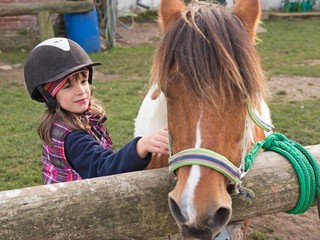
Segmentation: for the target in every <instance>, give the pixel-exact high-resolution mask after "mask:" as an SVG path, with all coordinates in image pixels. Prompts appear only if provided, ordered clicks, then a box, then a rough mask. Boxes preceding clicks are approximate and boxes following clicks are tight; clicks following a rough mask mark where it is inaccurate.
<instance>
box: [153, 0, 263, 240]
mask: <svg viewBox="0 0 320 240" xmlns="http://www.w3.org/2000/svg"><path fill="white" fill-rule="evenodd" d="M259 12H260V9H259V1H258V0H239V1H238V2H237V3H236V4H235V8H234V12H231V11H229V10H227V9H225V8H224V7H223V6H220V5H215V4H210V3H206V2H198V1H193V2H192V3H190V4H188V6H187V7H186V6H185V5H184V4H183V3H182V2H181V1H180V0H163V1H162V3H161V6H160V23H161V26H162V28H163V33H164V37H163V39H162V40H161V42H160V44H159V47H158V49H157V51H156V53H155V57H154V64H153V68H152V81H151V84H155V83H157V85H158V87H159V89H158V90H157V91H155V92H154V94H153V97H154V98H156V97H157V96H158V95H159V93H160V91H163V92H164V94H165V95H166V99H167V107H168V123H169V124H168V128H169V130H170V135H171V138H172V150H173V154H174V153H177V152H180V151H181V150H184V149H188V148H193V147H194V146H195V144H196V129H197V127H198V125H197V124H198V123H199V122H200V121H201V125H200V131H201V148H206V149H209V150H212V151H215V152H217V153H219V154H221V155H223V156H225V157H226V158H228V159H229V160H230V161H231V162H232V163H233V164H234V165H238V163H239V161H240V156H241V151H242V136H243V130H244V122H245V116H246V101H247V99H248V98H250V100H251V106H252V107H254V108H255V107H258V105H259V103H258V100H259V97H262V96H263V95H264V89H265V86H264V76H263V72H262V68H261V65H260V60H259V57H258V55H257V52H256V50H255V48H254V44H253V41H254V35H255V28H256V24H257V23H258V20H259V14H260V13H259ZM258 131H259V134H260V133H263V131H261V130H258ZM258 131H257V132H258ZM259 134H257V133H256V135H255V137H257V136H259V137H260V135H259ZM165 165H167V163H165ZM150 166H151V167H155V166H156V165H152V162H151V165H150ZM151 167H149V168H151ZM190 169H191V167H190V166H184V167H181V168H179V169H178V170H176V175H177V179H178V180H177V184H176V187H175V189H174V190H173V191H172V192H170V193H169V198H170V202H171V205H172V204H176V206H177V207H176V208H175V210H172V208H171V210H172V211H173V212H174V211H178V210H177V209H180V207H183V206H180V203H181V201H182V199H181V197H182V193H183V191H184V189H185V186H186V181H187V178H188V176H189V173H190ZM227 185H228V179H227V178H226V177H225V176H224V175H222V174H221V173H219V172H217V171H214V170H212V169H209V168H206V167H201V179H200V181H199V182H198V184H197V187H196V189H195V195H194V199H193V205H194V208H195V211H196V212H197V216H196V217H197V218H196V220H195V221H196V224H195V226H196V227H195V226H194V225H192V226H191V225H190V226H187V224H186V223H185V222H181V218H179V217H178V218H176V220H177V223H178V225H179V227H180V228H181V230H182V233H183V234H184V235H185V237H197V238H201V239H211V238H212V237H213V236H215V235H216V234H217V233H218V232H219V231H221V228H222V227H223V226H224V225H225V224H227V222H228V220H229V219H230V217H231V198H230V195H229V194H228V192H227ZM208 186H210V187H209V188H208ZM221 209H222V212H225V213H221ZM217 212H219V214H218V215H220V213H221V217H220V218H219V219H218V220H219V221H217V224H215V225H214V226H211V225H210V226H208V225H206V221H207V220H208V219H210V218H213V219H215V218H216V216H217ZM173 215H174V217H176V216H175V215H176V214H174V213H173ZM218 217H219V216H218ZM215 220H217V219H215Z"/></svg>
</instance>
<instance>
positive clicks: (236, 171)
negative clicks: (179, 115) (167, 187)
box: [168, 99, 273, 201]
mask: <svg viewBox="0 0 320 240" xmlns="http://www.w3.org/2000/svg"><path fill="white" fill-rule="evenodd" d="M247 110H248V114H249V116H250V118H251V119H252V121H253V122H254V123H255V124H256V125H257V126H258V127H260V128H262V129H263V130H265V131H267V132H269V131H271V130H273V126H272V125H269V124H267V123H265V122H264V121H262V120H261V119H260V118H259V117H258V116H257V115H256V114H255V113H254V112H252V110H251V106H250V99H248V100H247ZM247 120H248V116H246V120H245V126H244V133H243V138H242V153H241V161H240V165H239V167H236V166H235V165H234V164H233V163H231V162H230V161H229V160H228V159H227V158H226V157H224V156H222V155H220V154H218V153H216V152H214V151H211V150H208V149H204V148H190V149H185V150H182V151H181V152H179V153H176V154H174V155H172V143H171V137H170V134H169V129H168V136H169V152H170V158H169V170H170V171H175V170H176V169H178V168H179V167H182V166H187V165H202V166H205V167H209V168H212V169H214V170H216V171H218V172H220V173H222V174H223V175H225V176H226V177H227V178H228V179H229V180H230V183H231V184H232V185H234V190H233V192H232V195H237V196H239V197H241V198H245V199H247V200H249V201H252V200H253V198H254V193H253V192H252V191H251V190H249V189H246V188H244V187H242V186H241V178H242V177H243V176H244V175H245V174H246V172H245V169H244V167H245V155H246V150H247V134H246V131H247V122H248V121H247Z"/></svg>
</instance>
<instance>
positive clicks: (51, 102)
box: [37, 85, 58, 108]
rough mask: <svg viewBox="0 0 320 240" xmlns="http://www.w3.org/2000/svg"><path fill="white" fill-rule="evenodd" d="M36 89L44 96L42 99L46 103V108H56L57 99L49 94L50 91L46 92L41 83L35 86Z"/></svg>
mask: <svg viewBox="0 0 320 240" xmlns="http://www.w3.org/2000/svg"><path fill="white" fill-rule="evenodd" d="M37 89H38V91H39V92H40V93H41V95H42V96H43V97H45V98H46V99H45V100H44V102H45V103H46V105H47V107H48V108H56V107H57V106H58V103H57V101H56V100H55V99H54V98H53V97H52V96H51V94H50V93H48V92H47V91H46V90H45V89H44V88H43V87H42V85H39V86H38V87H37Z"/></svg>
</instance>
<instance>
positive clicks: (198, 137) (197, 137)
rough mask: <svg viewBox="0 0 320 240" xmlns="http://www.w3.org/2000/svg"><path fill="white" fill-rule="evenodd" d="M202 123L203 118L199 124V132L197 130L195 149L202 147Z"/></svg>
mask: <svg viewBox="0 0 320 240" xmlns="http://www.w3.org/2000/svg"><path fill="white" fill-rule="evenodd" d="M200 122H201V116H200V119H199V121H198V123H197V130H196V145H195V146H194V147H195V148H200V146H201V141H202V139H201V131H200Z"/></svg>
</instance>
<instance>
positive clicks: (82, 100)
mask: <svg viewBox="0 0 320 240" xmlns="http://www.w3.org/2000/svg"><path fill="white" fill-rule="evenodd" d="M86 101H87V99H86V98H81V99H79V100H77V101H75V103H80V104H82V103H85V102H86Z"/></svg>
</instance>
